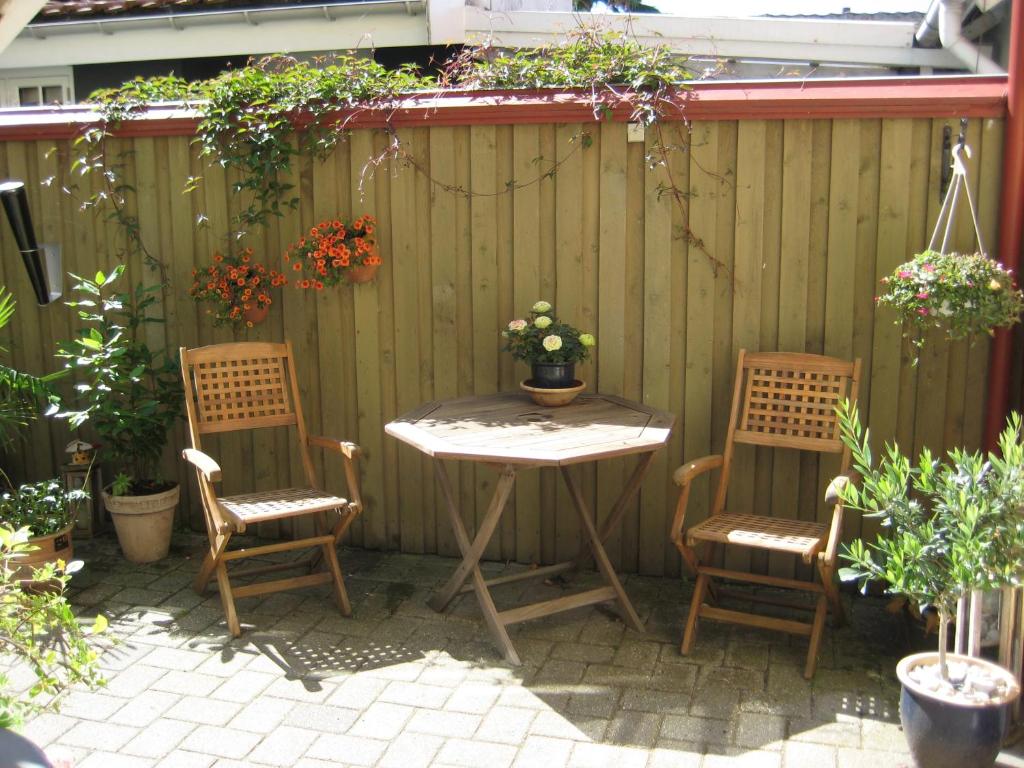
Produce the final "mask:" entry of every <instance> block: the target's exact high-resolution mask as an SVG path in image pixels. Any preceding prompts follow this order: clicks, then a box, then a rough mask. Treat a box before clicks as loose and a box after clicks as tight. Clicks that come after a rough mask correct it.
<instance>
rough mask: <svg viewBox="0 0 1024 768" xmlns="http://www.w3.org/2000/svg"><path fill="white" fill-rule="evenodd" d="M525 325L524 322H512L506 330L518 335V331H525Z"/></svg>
mask: <svg viewBox="0 0 1024 768" xmlns="http://www.w3.org/2000/svg"><path fill="white" fill-rule="evenodd" d="M527 325H528V323H527V322H526V321H525V320H513V321H512V322H511V323H509V324H508V329H509V330H510V331H515V332H516V333H519V331H522V330H525V329H526V326H527Z"/></svg>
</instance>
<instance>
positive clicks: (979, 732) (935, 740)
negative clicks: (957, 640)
mask: <svg viewBox="0 0 1024 768" xmlns="http://www.w3.org/2000/svg"><path fill="white" fill-rule="evenodd" d="M937 659H938V654H937V653H916V654H914V655H912V656H907V657H905V658H904V659H902V660H901V661H900V663H899V665H898V666H897V667H896V674H897V676H898V677H899V679H900V683H902V686H903V690H902V693H901V694H900V722H901V723H902V724H903V733H904V735H905V736H906V739H907V744H908V745H909V747H910V753H911V754H912V755H913V757H914V762H915V763H917V765H918V766H921V768H967V766H970V767H971V768H986V766H991V765H993V764H994V763H995V761H996V757H997V756H998V755H999V748H1000V746H1001V745H1002V742H1003V736H1004V734H1005V733H1006V718H1007V714H1008V710H1009V706H1010V704H1012V703H1013V701H1014V699H1016V698H1017V696H1018V695H1019V693H1020V689H1019V688H1018V686H1017V683H1016V681H1014V680H1013V676H1012V675H1010V673H1009V672H1007V671H1006V670H1004V669H1003V668H1002V667H998V666H996V665H995V664H992V663H991V662H988V661H985V660H984V659H971V658H968V657H966V656H959V655H957V654H949V655H948V659H949V660H950V661H967V662H968V663H970V664H978V665H982V666H985V667H986V668H987V669H988V670H989V671H990V672H991V671H997V673H998V674H1000V675H1001V676H1003V677H1004V678H1005V679H1007V680H1008V681H1009V682H1010V690H1011V694H1010V695H1008V696H1006V697H1004V698H1002V699H999V700H996V701H994V702H992V703H989V704H983V705H971V704H965V703H961V702H953V701H949V700H947V699H945V698H944V697H942V696H940V695H938V694H936V693H933V692H931V691H927V690H925V689H923V688H922V687H921V686H919V685H918V684H917V683H915V682H914V681H913V680H911V679H910V678H909V676H908V673H909V670H910V669H912V668H914V667H916V666H920V665H922V664H931V663H933V662H935V661H936V660H937Z"/></svg>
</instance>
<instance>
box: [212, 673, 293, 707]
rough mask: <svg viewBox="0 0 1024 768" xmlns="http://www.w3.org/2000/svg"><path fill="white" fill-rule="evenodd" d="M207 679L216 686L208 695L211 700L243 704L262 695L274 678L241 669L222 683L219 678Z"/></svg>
mask: <svg viewBox="0 0 1024 768" xmlns="http://www.w3.org/2000/svg"><path fill="white" fill-rule="evenodd" d="M207 679H208V680H211V681H212V682H213V684H214V685H215V686H216V688H215V689H214V690H213V691H212V693H210V694H209V695H210V697H211V698H214V699H221V700H223V701H233V702H236V703H238V704H244V703H246V702H249V701H252V700H253V699H255V698H256V697H258V696H259V695H260V694H261V693H263V691H264V690H266V688H267V686H269V685H270V684H271V683H272V682H274V680H275V679H276V678H275V677H274V675H270V674H267V673H266V672H251V671H249V670H247V669H243V670H241V671H239V672H236V673H235V674H234V675H232V676H231V677H229V678H227V679H226V680H223V681H222V680H221V679H220V678H207Z"/></svg>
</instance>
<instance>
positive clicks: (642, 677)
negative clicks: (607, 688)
mask: <svg viewBox="0 0 1024 768" xmlns="http://www.w3.org/2000/svg"><path fill="white" fill-rule="evenodd" d="M583 682H584V683H587V684H589V685H614V686H618V687H621V688H629V687H640V688H648V687H650V684H651V672H650V670H643V669H633V668H632V667H621V666H615V665H613V664H590V665H589V666H587V669H586V673H585V674H584V675H583Z"/></svg>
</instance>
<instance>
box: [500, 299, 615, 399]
mask: <svg viewBox="0 0 1024 768" xmlns="http://www.w3.org/2000/svg"><path fill="white" fill-rule="evenodd" d="M502 335H503V336H504V337H505V350H506V351H507V352H511V353H512V357H514V358H515V359H516V360H523V361H524V362H527V363H529V364H530V374H531V376H530V378H529V379H528V380H526V381H524V382H522V383H521V384H520V385H519V386H520V387H521V388H522V389H523V390H525V391H526V392H529V393H530V396H531V397H532V398H533V399H534V401H535V402H537V403H538V404H539V405H565V404H566V403H569V402H571V401H572V399H573V398H574V397H575V396H576V395H577V394H578V393H579V392H582V391H583V389H584V387H586V383H585V382H583V381H580V380H578V379H577V378H576V363H580V362H583V361H584V360H586V359H587V358H588V357H590V350H591V349H592V348H593V347H594V345H595V344H596V343H597V342H596V341H595V340H594V337H593V335H591V334H589V333H581V332H580V331H579V329H577V328H574V327H573V326H571V325H569V324H568V323H564V322H562V321H561V320H559V319H558V317H557V316H556V315H555V312H554V307H552V306H551V304H550V303H549V302H547V301H538V302H537V303H536V304H534V305H533V307H531V308H530V313H529V315H527V317H526V318H525V319H523V318H519V319H517V320H513V321H512V322H510V323H509V324H508V327H507V328H506V329H505V330H504V331H502Z"/></svg>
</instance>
